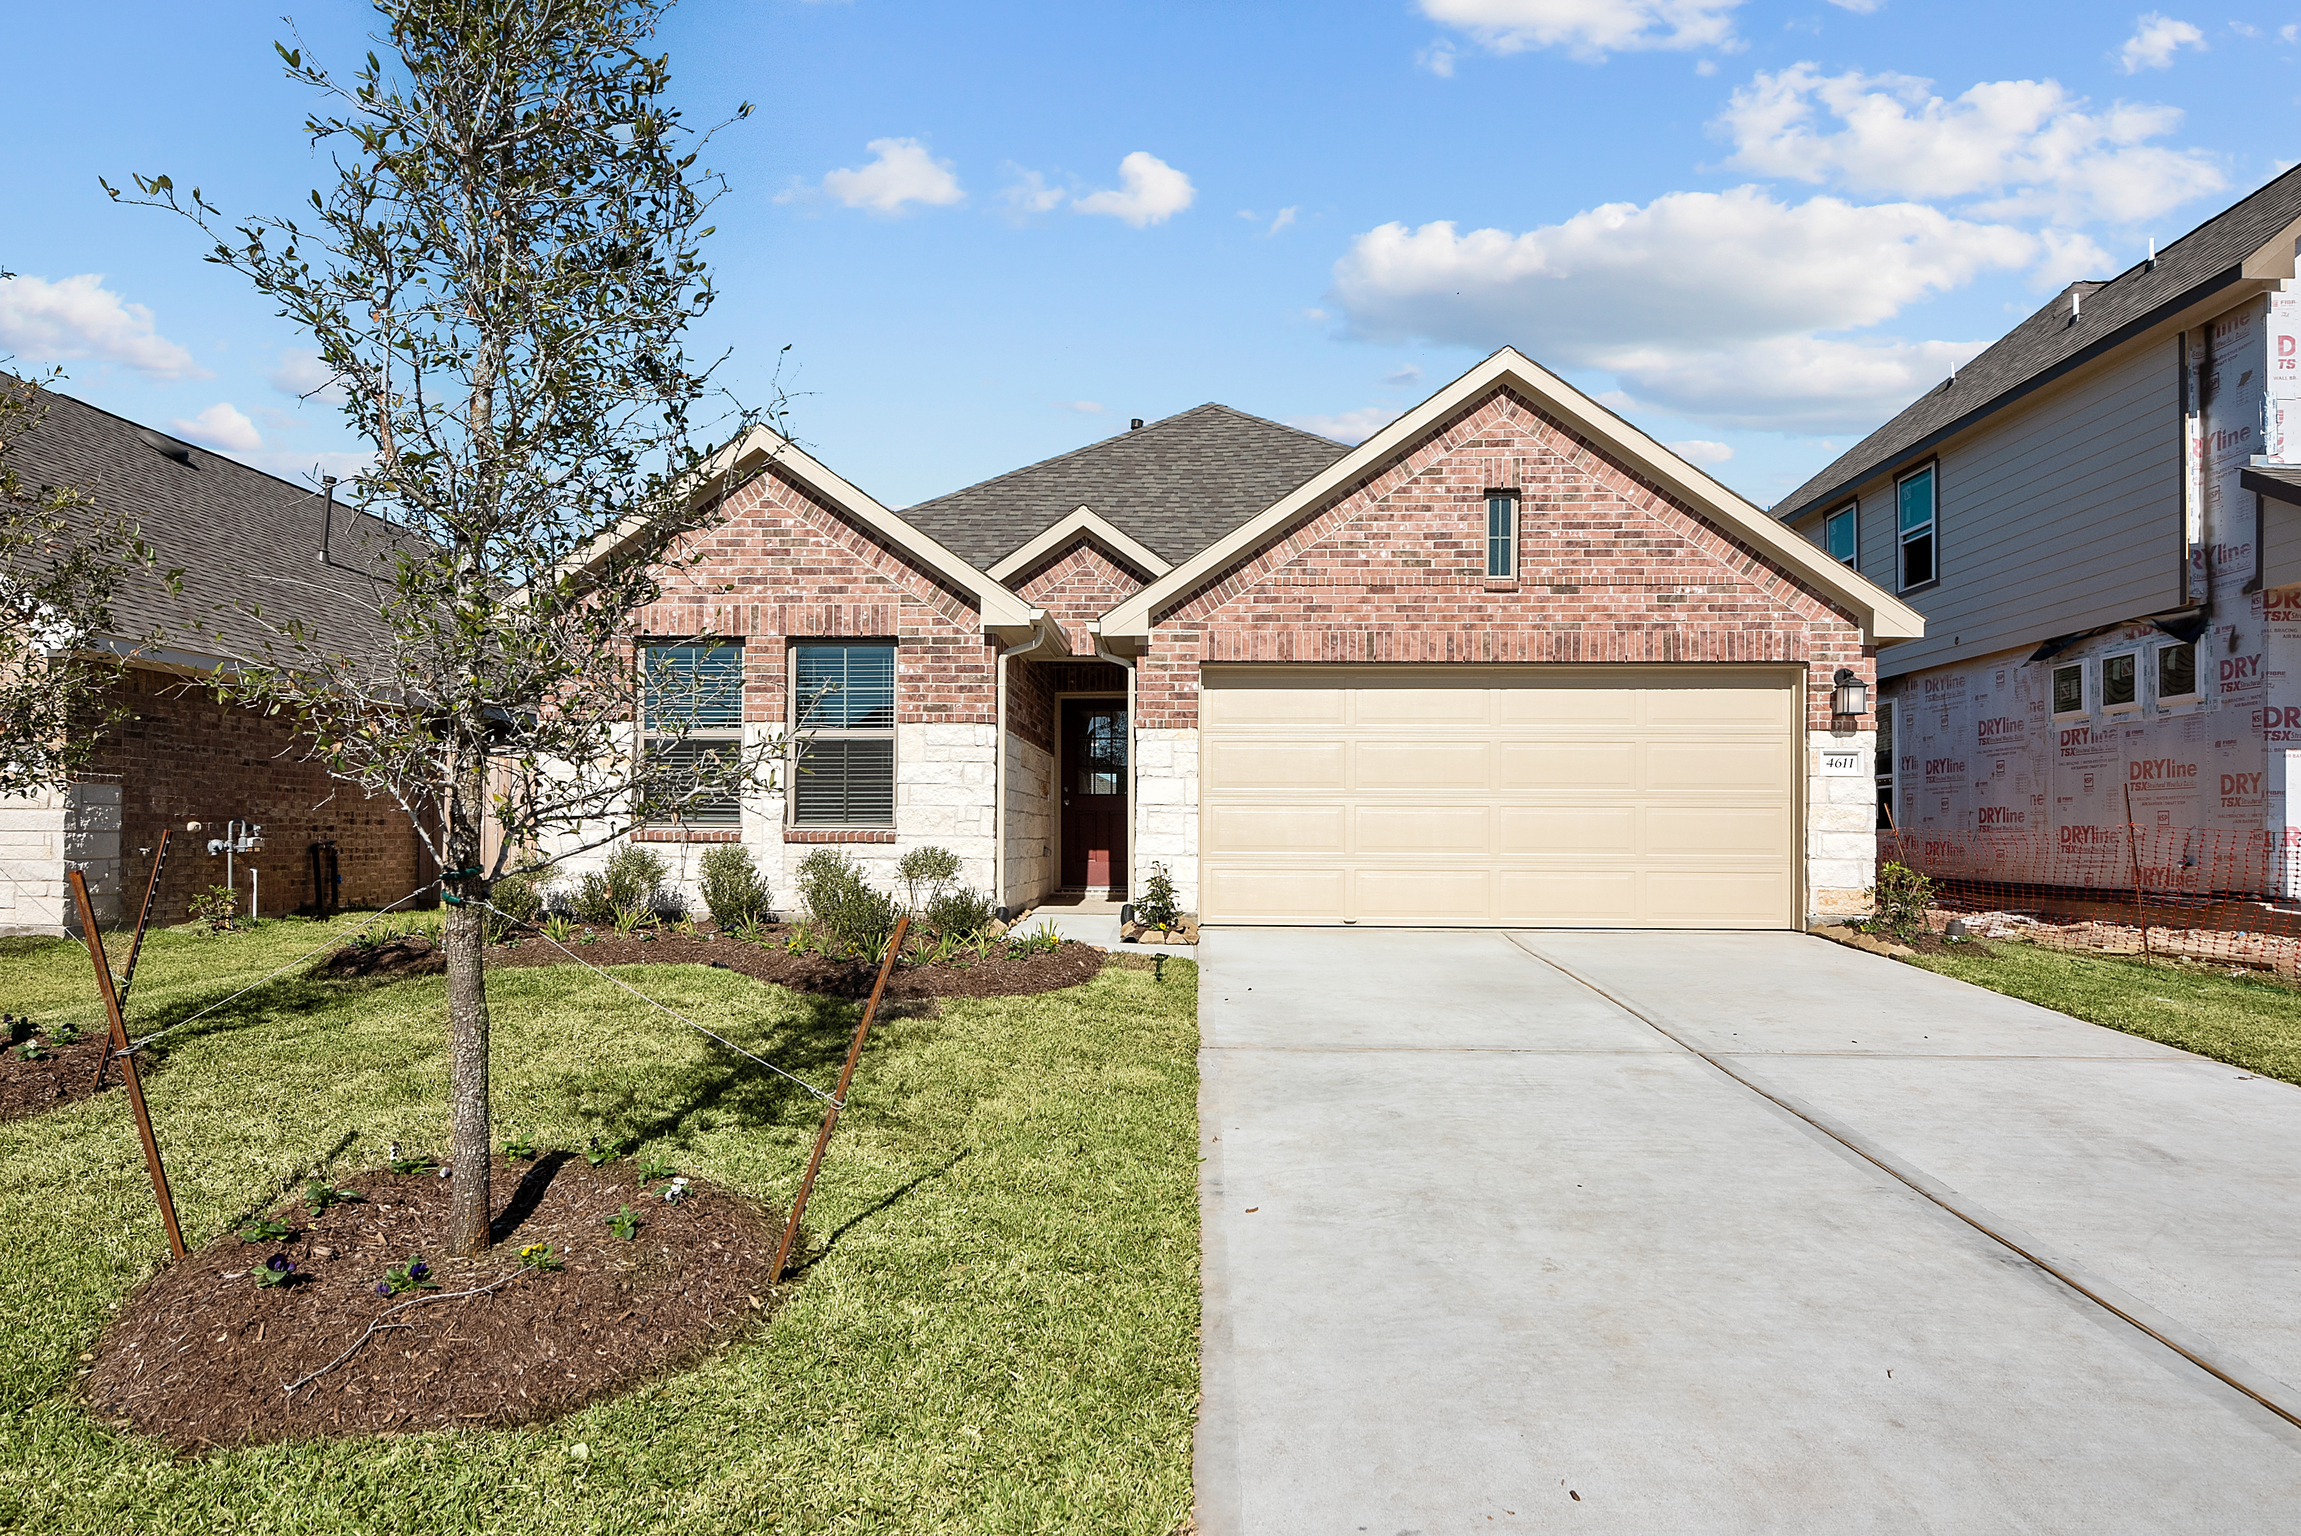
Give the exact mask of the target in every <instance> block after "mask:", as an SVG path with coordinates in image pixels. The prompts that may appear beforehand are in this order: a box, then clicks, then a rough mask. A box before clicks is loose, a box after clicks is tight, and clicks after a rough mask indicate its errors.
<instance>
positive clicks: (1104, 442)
mask: <svg viewBox="0 0 2301 1536" xmlns="http://www.w3.org/2000/svg"><path fill="white" fill-rule="evenodd" d="M1206 411H1229V412H1230V414H1231V415H1233V416H1245V417H1246V419H1247V420H1249V421H1261V420H1262V418H1261V417H1259V416H1247V414H1246V412H1244V411H1240V410H1233V409H1232V408H1231V407H1230V406H1227V405H1224V404H1222V403H1221V402H1220V401H1217V400H1209V401H1207V402H1205V403H1204V404H1202V405H1194V406H1192V407H1191V408H1190V409H1188V410H1184V411H1176V412H1175V413H1174V414H1173V415H1171V416H1161V417H1160V418H1159V419H1158V420H1156V421H1147V422H1144V423H1143V424H1142V425H1141V426H1140V427H1130V428H1128V429H1127V430H1126V431H1124V432H1114V433H1112V434H1111V435H1110V436H1108V437H1098V438H1096V439H1095V440H1094V441H1093V442H1091V443H1081V444H1080V445H1079V446H1078V447H1076V448H1070V449H1066V450H1064V451H1063V452H1061V453H1058V454H1053V455H1051V456H1049V457H1047V458H1043V459H1035V460H1033V461H1032V462H1030V463H1028V464H1018V465H1017V466H1015V467H1014V468H1013V469H1010V470H1006V471H1004V472H1002V473H1000V474H996V475H992V476H990V477H989V478H988V479H984V480H975V481H970V482H969V483H968V484H966V485H962V486H959V487H957V488H956V489H954V490H948V491H945V492H944V493H943V494H942V495H940V496H936V497H932V498H930V499H928V500H926V501H914V502H912V503H911V504H910V505H909V506H908V507H905V508H904V509H903V513H904V516H906V517H908V516H909V515H910V514H911V513H913V512H918V511H921V510H923V509H925V508H927V507H932V506H933V505H935V503H936V502H940V501H949V500H950V499H951V498H952V497H954V496H964V495H966V494H967V493H968V492H969V491H980V490H985V489H987V488H989V487H991V486H994V485H997V484H999V483H1000V482H1001V481H1005V480H1012V479H1014V478H1015V477H1016V476H1017V475H1027V474H1029V473H1030V472H1031V471H1033V470H1038V469H1045V468H1046V467H1047V466H1049V465H1051V464H1060V463H1062V462H1063V461H1064V460H1066V459H1075V458H1077V457H1079V456H1080V455H1081V454H1086V453H1093V452H1096V451H1097V450H1098V449H1103V448H1109V447H1113V446H1115V445H1117V444H1119V443H1125V442H1134V441H1139V440H1140V439H1141V438H1142V437H1143V436H1145V435H1146V434H1148V433H1152V432H1156V431H1158V430H1159V429H1160V428H1161V427H1166V426H1171V425H1173V424H1174V423H1175V422H1178V421H1181V420H1182V419H1183V418H1184V417H1186V416H1197V415H1200V414H1202V413H1203V412H1206ZM1265 425H1268V426H1274V427H1283V426H1284V425H1285V424H1284V423H1282V422H1275V421H1273V422H1267V423H1265ZM1285 430H1287V431H1289V432H1292V431H1295V430H1297V429H1295V428H1293V427H1285ZM1304 435H1305V436H1311V435H1315V434H1304ZM1319 441H1321V442H1325V441H1329V439H1325V438H1320V439H1319Z"/></svg>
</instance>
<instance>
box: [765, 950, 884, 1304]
mask: <svg viewBox="0 0 2301 1536" xmlns="http://www.w3.org/2000/svg"><path fill="white" fill-rule="evenodd" d="M910 927H911V914H910V913H908V912H906V913H904V914H903V915H902V916H901V917H899V918H897V919H895V932H894V934H893V936H892V937H890V938H889V939H888V940H887V954H886V957H885V958H884V959H882V960H881V961H880V962H879V979H878V980H877V981H874V982H873V983H871V1001H870V1002H868V1003H866V1004H864V1006H863V1017H862V1019H861V1021H860V1022H858V1023H857V1024H856V1025H855V1043H854V1044H853V1045H850V1046H848V1047H847V1064H846V1065H845V1066H843V1067H841V1068H840V1069H839V1086H838V1087H837V1088H836V1089H835V1090H833V1092H832V1094H831V1097H830V1099H829V1100H828V1101H827V1102H826V1103H825V1105H824V1107H823V1129H821V1130H820V1131H818V1132H816V1133H815V1153H814V1155H813V1156H812V1157H810V1158H808V1159H807V1173H806V1176H805V1177H804V1178H802V1179H801V1180H800V1181H799V1197H798V1198H797V1199H796V1200H793V1201H792V1202H791V1218H790V1220H788V1221H786V1222H784V1223H783V1246H782V1247H780V1248H778V1249H776V1250H775V1267H774V1268H773V1269H772V1270H770V1271H769V1272H768V1275H767V1284H768V1287H769V1288H770V1289H772V1288H773V1287H775V1286H778V1285H781V1284H782V1283H783V1266H784V1265H785V1264H786V1263H788V1262H789V1261H790V1258H791V1245H792V1244H793V1243H794V1242H796V1241H797V1240H798V1237H799V1218H800V1217H802V1216H804V1215H806V1214H807V1197H808V1196H809V1195H811V1194H813V1193H814V1192H815V1172H816V1170H817V1169H819V1168H821V1167H822V1166H823V1149H824V1148H826V1147H828V1146H830V1145H831V1128H832V1127H833V1126H835V1125H837V1124H838V1123H839V1110H840V1107H841V1106H842V1105H844V1104H845V1103H846V1102H847V1083H848V1081H849V1079H851V1078H853V1077H854V1075H855V1063H856V1062H857V1061H858V1060H860V1059H861V1058H862V1055H863V1037H864V1036H866V1035H868V1034H870V1032H871V1020H872V1019H873V1018H875V1017H876V1016H877V1015H878V1012H879V996H880V994H881V993H883V992H885V991H886V990H887V973H888V972H890V971H892V970H894V968H895V957H896V956H897V955H900V954H901V953H902V952H903V935H904V934H905V933H906V932H908V931H909V930H910Z"/></svg>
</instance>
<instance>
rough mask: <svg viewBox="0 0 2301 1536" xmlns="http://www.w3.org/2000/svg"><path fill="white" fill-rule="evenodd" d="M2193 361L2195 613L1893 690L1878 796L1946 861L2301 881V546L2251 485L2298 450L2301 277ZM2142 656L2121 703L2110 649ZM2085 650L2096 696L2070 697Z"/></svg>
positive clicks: (1896, 683)
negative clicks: (2189, 644) (2110, 697)
mask: <svg viewBox="0 0 2301 1536" xmlns="http://www.w3.org/2000/svg"><path fill="white" fill-rule="evenodd" d="M2175 357H2176V360H2177V361H2176V366H2177V367H2178V369H2179V370H2180V372H2181V375H2182V376H2181V377H2180V379H2179V380H2178V385H2179V400H2180V404H2179V407H2178V409H2179V411H2180V416H2181V422H2182V440H2183V444H2184V449H2183V459H2182V465H2181V470H2182V475H2181V480H2182V484H2181V495H2182V502H2183V518H2182V525H2183V529H2184V542H2185V544H2186V557H2187V563H2188V597H2189V599H2190V607H2189V608H2188V609H2187V610H2186V611H2184V612H2181V613H2178V614H2175V615H2173V616H2171V617H2167V616H2165V615H2159V616H2158V617H2157V618H2156V619H2154V620H2149V619H2142V620H2135V621H2132V622H2126V623H2120V624H2115V625H2112V626H2109V627H2107V628H2104V629H2099V630H2096V631H2093V632H2090V633H2085V634H2080V635H2075V636H2061V637H2054V638H2051V639H2046V640H2044V641H2043V643H2041V644H2024V645H2022V646H2020V647H2019V648H2017V649H2010V650H2005V651H2001V652H1998V653H1996V654H1993V655H1989V656H1984V657H1981V658H1977V659H1974V660H1971V661H1966V662H1960V663H1953V664H1950V665H1946V666H1941V667H1936V668H1931V669H1928V670H1926V671H1923V672H1919V673H1913V674H1911V675H1908V676H1905V677H1902V678H1899V679H1895V680H1893V681H1891V682H1889V683H1887V684H1886V685H1885V690H1884V691H1885V695H1886V698H1887V699H1888V701H1890V704H1891V706H1892V718H1891V721H1890V723H1889V724H1888V725H1887V727H1886V731H1887V734H1890V738H1891V746H1890V748H1888V747H1887V746H1886V745H1885V744H1884V743H1883V742H1881V747H1880V754H1879V755H1880V762H1879V772H1880V785H1879V788H1880V794H1881V799H1890V805H1891V808H1892V816H1891V820H1892V823H1893V825H1894V826H1895V827H1896V828H1897V829H1899V830H1901V831H1903V832H1904V833H1907V834H1912V835H1913V837H1914V841H1915V842H1916V843H1917V844H1918V848H1917V850H1916V851H1918V852H1919V853H1920V854H1921V856H1922V858H1923V862H1924V864H1925V867H1926V868H1927V869H1928V870H1929V871H1930V872H1933V873H1935V874H1965V875H1971V876H1974V877H1977V878H1985V879H1992V880H1998V881H2004V882H2008V883H2014V884H2042V885H2073V886H2094V887H2104V888H2123V887H2126V886H2128V885H2130V884H2131V883H2133V881H2134V880H2135V879H2136V878H2139V879H2140V880H2141V881H2143V882H2144V883H2146V884H2148V885H2149V886H2150V887H2151V888H2153V889H2160V890H2162V889H2176V890H2180V889H2191V890H2200V891H2205V890H2218V891H2224V892H2229V891H2239V892H2250V893H2251V894H2257V895H2264V896H2276V897H2286V898H2296V897H2301V861H2297V860H2293V859H2290V858H2288V857H2285V856H2284V855H2283V853H2282V850H2286V849H2291V848H2294V847H2296V846H2301V814H2296V813H2297V812H2301V801H2297V800H2296V796H2301V559H2297V558H2296V556H2297V553H2301V552H2297V550H2296V548H2295V541H2294V539H2293V537H2292V535H2291V534H2290V533H2287V534H2286V536H2285V537H2284V538H2283V539H2279V538H2277V537H2275V535H2276V533H2277V532H2279V531H2280V530H2279V529H2278V528H2276V527H2275V526H2274V525H2275V521H2276V518H2277V516H2278V513H2279V509H2278V508H2277V506H2276V503H2275V502H2274V501H2272V502H2269V503H2267V504H2265V503H2264V500H2263V498H2262V496H2261V495H2260V494H2259V493H2257V492H2255V491H2253V490H2249V489H2247V488H2246V487H2245V485H2244V484H2243V481H2244V479H2245V476H2246V472H2247V471H2248V470H2252V471H2255V472H2257V473H2258V472H2259V471H2261V470H2262V469H2263V468H2264V467H2265V466H2286V465H2301V285H2297V284H2296V283H2294V282H2293V281H2290V280H2288V281H2286V282H2285V283H2284V284H2283V285H2282V287H2281V289H2280V291H2276V292H2272V293H2269V294H2264V295H2261V296H2258V297H2255V298H2253V299H2250V300H2248V301H2247V302H2245V303H2243V304H2240V305H2238V306H2236V307H2235V308H2232V309H2230V310H2229V311H2227V312H2226V313H2224V314H2222V315H2220V316H2218V317H2217V318H2215V319H2214V320H2213V322H2212V323H2211V324H2210V325H2209V326H2205V327H2200V328H2198V329H2196V330H2194V331H2191V332H2188V333H2186V334H2185V335H2184V337H2183V338H2182V344H2181V346H2180V347H2179V348H2178V349H2177V351H2176V354H2175ZM2296 494H2297V495H2301V492H2297V493H2296ZM2072 534H2073V536H2074V537H2082V531H2080V530H2072ZM2188 639H2194V641H2195V643H2196V646H2197V652H2196V668H2195V678H2196V686H2195V690H2194V692H2193V693H2191V694H2188V695H2176V696H2172V697H2164V696H2161V694H2160V692H2159V689H2158V684H2159V681H2160V679H2159V678H2158V676H2157V667H2156V665H2155V664H2154V658H2155V657H2156V654H2157V652H2158V651H2159V650H2160V649H2163V648H2165V647H2167V646H2172V645H2178V644H2179V643H2181V642H2182V641H2184V640H2188ZM2126 655H2132V656H2134V657H2135V658H2136V661H2135V667H2134V670H2135V674H2136V678H2137V681H2136V685H2135V698H2134V701H2133V702H2132V703H2131V704H2130V705H2118V706H2105V705H2104V703H2103V690H2102V676H2103V672H2102V669H2103V664H2104V662H2105V661H2106V660H2109V659H2111V658H2118V657H2122V656H2126ZM2073 665H2075V666H2077V667H2079V668H2081V669H2082V675H2083V689H2084V693H2083V702H2082V707H2081V708H2078V709H2075V710H2071V709H2067V708H2064V709H2061V710H2059V711H2057V710H2056V707H2055V705H2056V700H2055V697H2054V678H2055V674H2056V672H2057V671H2063V670H2064V669H2067V668H2069V667H2071V666H2073ZM2062 702H2063V703H2064V704H2066V703H2067V702H2068V700H2067V698H2066V695H2065V696H2064V698H2063V700H2062ZM2129 818H2130V822H2131V824H2132V825H2134V826H2135V827H2137V828H2138V829H2139V830H2140V832H2141V833H2142V835H2141V836H2140V837H2139V838H2138V839H2130V838H2129V837H2128V834H2127V826H2128V824H2129ZM1927 833H1938V834H1941V836H1939V837H1938V838H1935V839H1932V840H1928V839H1926V837H1925V834H1927ZM2137 864H2139V865H2140V866H2142V867H2140V868H2138V869H2137V868H2136V865H2137Z"/></svg>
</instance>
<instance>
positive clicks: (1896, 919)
mask: <svg viewBox="0 0 2301 1536" xmlns="http://www.w3.org/2000/svg"><path fill="white" fill-rule="evenodd" d="M1870 901H1871V914H1872V915H1871V917H1870V920H1869V923H1868V926H1869V927H1870V928H1872V929H1882V930H1883V931H1885V932H1887V933H1890V934H1892V935H1893V936H1894V937H1896V938H1899V939H1908V938H1911V937H1912V936H1914V935H1916V934H1919V933H1922V932H1924V931H1925V927H1926V909H1927V908H1928V907H1931V906H1932V905H1933V882H1932V881H1931V880H1928V879H1927V878H1926V877H1925V876H1923V875H1921V874H1919V873H1918V872H1917V871H1916V870H1914V869H1911V868H1910V867H1909V866H1908V865H1906V864H1899V863H1889V864H1887V865H1886V866H1885V867H1884V868H1882V869H1880V870H1879V871H1878V883H1877V884H1876V885H1875V886H1873V887H1871V889H1870Z"/></svg>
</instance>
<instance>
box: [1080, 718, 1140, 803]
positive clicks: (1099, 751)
mask: <svg viewBox="0 0 2301 1536" xmlns="http://www.w3.org/2000/svg"><path fill="white" fill-rule="evenodd" d="M1071 772H1072V775H1073V778H1072V782H1071V792H1072V793H1073V794H1080V795H1123V794H1125V793H1126V787H1127V717H1126V712H1125V711H1124V710H1123V709H1106V710H1100V711H1095V712H1090V713H1086V714H1083V715H1082V716H1081V717H1080V720H1079V735H1078V749H1077V752H1076V754H1075V755H1074V757H1073V759H1072V764H1071Z"/></svg>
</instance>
